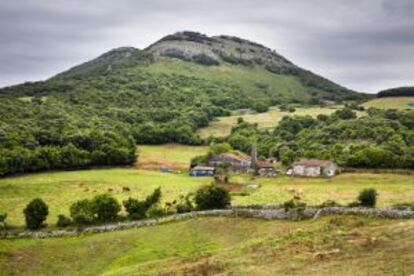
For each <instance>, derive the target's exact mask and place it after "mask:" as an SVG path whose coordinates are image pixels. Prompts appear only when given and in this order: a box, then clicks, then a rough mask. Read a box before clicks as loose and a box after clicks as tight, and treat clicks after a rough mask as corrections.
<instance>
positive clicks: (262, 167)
mask: <svg viewBox="0 0 414 276" xmlns="http://www.w3.org/2000/svg"><path fill="white" fill-rule="evenodd" d="M256 168H257V172H258V173H259V175H261V176H267V177H274V176H276V175H277V174H278V173H279V171H278V170H277V169H275V167H273V165H272V164H271V163H270V162H268V161H263V160H259V161H257V162H256Z"/></svg>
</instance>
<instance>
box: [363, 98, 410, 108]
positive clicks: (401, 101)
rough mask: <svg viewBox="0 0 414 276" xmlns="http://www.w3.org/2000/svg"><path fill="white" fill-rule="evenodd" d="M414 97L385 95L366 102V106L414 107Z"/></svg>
mask: <svg viewBox="0 0 414 276" xmlns="http://www.w3.org/2000/svg"><path fill="white" fill-rule="evenodd" d="M410 104H414V97H384V98H378V99H374V100H371V101H369V102H366V103H365V104H364V106H365V107H366V108H369V107H376V108H385V109H388V108H395V109H414V106H413V105H410Z"/></svg>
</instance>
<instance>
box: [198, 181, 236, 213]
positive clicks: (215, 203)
mask: <svg viewBox="0 0 414 276" xmlns="http://www.w3.org/2000/svg"><path fill="white" fill-rule="evenodd" d="M230 200H231V197H230V193H229V192H228V191H227V190H226V189H224V188H222V187H219V186H216V185H210V186H205V187H202V188H200V189H199V190H198V191H197V193H196V195H195V202H196V204H197V209H199V210H209V209H224V208H226V207H227V206H228V205H230Z"/></svg>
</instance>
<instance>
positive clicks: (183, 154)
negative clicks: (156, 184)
mask: <svg viewBox="0 0 414 276" xmlns="http://www.w3.org/2000/svg"><path fill="white" fill-rule="evenodd" d="M207 150H208V147H202V146H200V147H194V146H186V145H179V144H166V145H159V146H158V145H157V146H150V145H140V146H139V162H138V164H137V166H138V168H140V169H155V170H158V169H160V168H161V167H170V168H174V169H179V170H186V169H188V167H189V166H190V160H191V159H192V158H193V157H194V156H197V155H203V154H206V152H207Z"/></svg>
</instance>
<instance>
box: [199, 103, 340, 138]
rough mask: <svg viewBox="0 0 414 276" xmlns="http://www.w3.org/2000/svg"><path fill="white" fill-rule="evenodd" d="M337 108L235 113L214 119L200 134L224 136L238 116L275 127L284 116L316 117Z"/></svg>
mask: <svg viewBox="0 0 414 276" xmlns="http://www.w3.org/2000/svg"><path fill="white" fill-rule="evenodd" d="M335 110H336V109H335V108H333V107H332V108H328V107H327V108H320V107H314V108H303V107H298V108H296V111H295V112H294V113H290V112H282V111H280V110H279V109H278V108H276V107H272V108H270V110H269V111H268V112H265V113H258V114H246V115H233V116H227V117H219V118H217V121H213V122H211V123H210V125H209V126H208V127H205V128H202V129H200V130H199V134H200V135H201V137H209V136H215V137H224V136H227V135H228V134H230V130H231V128H232V127H233V126H234V125H235V124H236V122H237V118H239V117H242V118H243V119H244V120H245V121H246V122H249V123H258V124H259V127H260V128H263V129H266V128H273V127H275V126H277V124H278V123H279V121H280V120H281V119H282V118H283V117H284V116H292V115H302V116H304V115H310V116H312V117H316V116H318V115H319V114H325V115H329V114H331V113H333V112H335Z"/></svg>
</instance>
